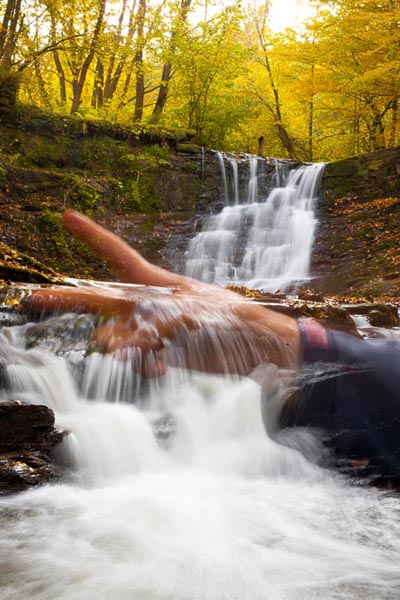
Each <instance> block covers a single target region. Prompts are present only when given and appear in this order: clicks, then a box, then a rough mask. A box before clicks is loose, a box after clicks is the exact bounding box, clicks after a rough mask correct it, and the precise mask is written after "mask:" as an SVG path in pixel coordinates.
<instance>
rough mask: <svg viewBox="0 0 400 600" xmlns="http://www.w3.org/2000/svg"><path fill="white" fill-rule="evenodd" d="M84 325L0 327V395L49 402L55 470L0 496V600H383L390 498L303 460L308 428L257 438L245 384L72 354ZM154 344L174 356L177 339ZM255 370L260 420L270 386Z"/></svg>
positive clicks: (53, 322)
mask: <svg viewBox="0 0 400 600" xmlns="http://www.w3.org/2000/svg"><path fill="white" fill-rule="evenodd" d="M167 300H168V298H167V299H166V300H164V301H162V302H163V303H165V302H167ZM153 308H154V307H153ZM165 311H166V313H165V314H166V317H168V309H165ZM213 318H214V319H217V320H221V323H222V324H223V321H224V317H223V315H221V314H219V315H216V316H213ZM91 319H92V317H89V316H83V317H78V316H73V315H64V316H61V317H58V318H52V319H50V320H48V321H46V322H44V323H43V324H39V325H40V327H44V330H43V331H42V330H40V329H38V324H31V323H27V324H25V325H20V326H14V327H4V328H3V330H2V333H1V334H0V361H1V364H2V365H3V366H4V368H5V369H6V373H7V380H8V382H9V384H8V389H7V391H6V392H3V395H6V396H7V398H15V399H19V400H23V401H26V402H32V403H38V402H39V403H45V404H47V405H48V406H50V407H52V408H53V410H54V411H55V413H56V422H57V424H58V426H60V427H62V428H63V429H65V430H66V431H68V432H69V433H68V435H67V436H66V438H65V441H64V455H65V458H64V460H66V461H67V464H69V468H70V473H69V476H68V477H67V478H66V479H65V480H64V481H63V482H61V483H59V484H56V485H51V486H46V487H43V488H41V489H36V490H33V491H29V492H25V493H23V494H19V495H18V496H12V497H8V498H3V499H1V500H0V511H1V514H2V519H1V521H0V539H1V542H0V543H1V553H0V567H1V568H0V598H1V599H2V600H27V599H28V598H29V600H54V599H55V598H57V600H92V599H93V598H96V600H110V599H111V598H112V599H113V600H138V599H143V600H144V599H146V600H147V599H148V600H171V599H174V600H188V599H189V598H190V599H191V600H216V599H219V600H312V599H315V600H317V599H318V600H337V599H338V598H340V599H342V600H343V599H344V600H361V599H362V600H376V599H377V598H380V599H381V598H382V599H386V600H397V598H398V589H399V585H400V573H399V569H398V565H399V556H400V500H399V498H398V496H395V495H392V494H390V493H387V492H384V491H380V490H377V489H369V488H366V487H360V486H355V485H353V484H351V482H348V481H347V480H346V479H343V478H342V477H340V476H338V475H335V474H332V473H331V472H329V471H326V470H325V469H323V468H322V467H321V466H317V462H319V459H320V457H321V453H322V450H321V445H320V443H319V441H318V438H316V437H314V435H312V434H311V433H309V432H306V431H301V430H297V431H291V432H280V433H275V435H274V436H273V437H271V435H272V434H271V435H267V434H266V432H265V429H264V426H263V422H262V418H261V410H260V406H261V388H260V386H259V385H258V384H257V383H256V382H255V381H253V380H252V379H249V378H239V377H222V376H215V375H214V376H212V375H205V374H200V373H198V372H189V371H184V370H180V369H177V368H170V369H169V370H168V371H167V373H166V375H165V376H164V377H163V378H161V379H157V380H154V381H147V382H145V381H143V380H141V378H140V377H139V376H138V375H137V373H136V372H135V371H134V370H133V369H132V364H131V363H130V362H122V361H120V360H117V359H116V358H115V357H113V356H110V355H108V356H105V355H101V354H98V353H96V352H94V353H92V354H88V355H87V343H86V345H85V335H84V332H85V331H86V334H90V332H91V331H92V329H93V323H92V321H91ZM67 324H69V328H70V330H72V331H73V332H75V334H77V332H78V333H79V340H78V341H77V342H75V343H71V344H70V345H68V343H67V342H68V340H66V339H65V338H66V334H65V332H66V330H67ZM46 327H47V334H46ZM38 331H42V335H40V336H39V335H38ZM210 331H211V330H210ZM57 332H58V334H57ZM80 333H82V335H80ZM209 333H210V332H209ZM221 335H222V338H220V339H219V342H221V343H222V345H223V341H224V339H223V335H225V334H221ZM57 336H59V337H57ZM35 340H36V341H35ZM217 341H218V340H217ZM219 342H218V343H219ZM216 343H217V342H216ZM35 344H36V346H35ZM27 346H33V347H31V349H27ZM50 350H53V351H57V352H58V353H59V355H58V356H55V355H54V354H53V353H52V352H50ZM191 350H192V351H193V352H195V351H196V347H194V348H191ZM167 351H168V352H169V353H170V355H171V358H172V359H173V358H174V357H175V359H176V360H175V361H174V360H171V362H175V364H176V363H177V362H179V360H177V359H179V356H180V352H182V347H181V346H179V344H178V345H176V346H174V345H171V346H170V347H168V348H167ZM221 352H222V354H223V346H222V347H221ZM60 353H61V354H60ZM239 359H240V357H239ZM239 359H238V360H239ZM199 360H201V357H200V359H199ZM265 374H266V375H267V379H268V386H267V387H268V390H269V391H268V394H267V392H265V393H266V394H267V398H266V400H265V402H267V405H266V411H264V412H266V414H267V419H268V418H269V419H270V420H271V419H273V412H274V411H272V412H271V413H270V415H269V417H268V412H269V411H268V406H269V403H271V406H273V405H274V404H275V402H276V401H277V399H279V397H280V395H282V394H284V393H285V385H284V383H283V382H281V381H280V379H279V374H278V373H276V372H275V371H274V370H273V369H272V370H268V368H267V367H265ZM272 384H273V385H272ZM166 430H168V433H169V435H165V431H166ZM268 430H271V431H272V432H273V431H274V427H273V422H269V423H268Z"/></svg>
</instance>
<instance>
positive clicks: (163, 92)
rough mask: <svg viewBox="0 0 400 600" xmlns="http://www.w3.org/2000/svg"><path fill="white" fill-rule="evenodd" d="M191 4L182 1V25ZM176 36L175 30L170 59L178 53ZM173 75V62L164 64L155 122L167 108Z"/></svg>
mask: <svg viewBox="0 0 400 600" xmlns="http://www.w3.org/2000/svg"><path fill="white" fill-rule="evenodd" d="M191 3H192V0H181V11H180V15H179V19H180V21H181V23H186V21H187V17H188V13H189V10H190V5H191ZM176 35H177V31H176V28H175V29H174V30H173V31H172V33H171V39H170V43H169V50H168V54H169V56H170V57H171V56H173V55H174V54H175V52H176ZM171 73H172V63H171V61H168V62H167V63H165V64H164V66H163V69H162V74H161V83H160V88H159V90H158V96H157V100H156V104H155V106H154V109H153V114H152V118H153V119H154V120H155V121H157V120H158V119H159V118H160V116H161V114H162V112H163V110H164V108H165V104H166V102H167V98H168V88H169V83H170V80H171Z"/></svg>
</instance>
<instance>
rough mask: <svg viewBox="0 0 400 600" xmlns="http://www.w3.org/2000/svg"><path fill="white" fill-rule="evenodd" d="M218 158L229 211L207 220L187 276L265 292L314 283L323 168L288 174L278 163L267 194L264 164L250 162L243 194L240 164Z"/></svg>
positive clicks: (190, 258) (192, 252)
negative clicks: (262, 181) (316, 209)
mask: <svg viewBox="0 0 400 600" xmlns="http://www.w3.org/2000/svg"><path fill="white" fill-rule="evenodd" d="M217 157H218V160H219V163H220V165H221V177H222V179H223V189H224V198H223V199H222V201H223V204H224V208H223V209H222V211H221V212H220V213H219V214H217V215H212V216H210V217H208V218H207V219H206V220H205V223H204V225H203V230H202V231H201V232H200V233H198V234H197V235H196V236H195V237H194V238H193V239H192V240H191V242H190V244H189V247H188V252H187V262H186V274H187V275H189V276H191V277H194V278H196V279H201V280H203V281H207V282H215V283H217V284H219V285H232V284H233V285H245V286H248V287H251V288H262V289H264V290H266V291H276V290H278V289H287V288H288V287H289V286H290V285H291V284H292V283H294V282H296V281H304V280H307V279H309V278H310V272H309V270H310V259H311V250H312V245H313V240H314V230H315V225H316V222H317V221H316V218H315V215H314V204H315V200H316V197H317V194H318V189H319V185H320V182H321V178H322V173H323V169H324V165H323V164H322V163H321V164H320V163H318V164H312V165H304V166H301V167H300V168H298V169H293V170H290V171H289V172H287V170H286V169H284V168H282V165H281V164H280V163H279V161H276V169H275V174H274V177H273V181H272V186H273V187H272V189H271V190H270V191H269V193H263V192H262V191H260V187H261V186H259V179H260V176H261V175H262V171H261V168H260V164H263V161H261V160H260V159H258V158H257V157H254V156H249V157H248V177H247V181H246V185H244V186H242V189H241V186H240V181H239V177H238V169H237V162H236V161H235V160H234V159H233V158H232V157H229V158H227V157H226V156H224V155H223V154H221V153H218V154H217ZM226 163H228V165H227V164H226ZM227 166H229V167H230V169H229V168H227ZM230 175H231V176H230Z"/></svg>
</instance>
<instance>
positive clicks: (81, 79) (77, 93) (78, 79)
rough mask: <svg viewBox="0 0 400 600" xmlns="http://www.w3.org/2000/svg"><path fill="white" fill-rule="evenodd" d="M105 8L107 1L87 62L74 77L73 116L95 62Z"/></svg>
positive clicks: (100, 10) (101, 8) (97, 23)
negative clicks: (90, 68) (90, 69)
mask: <svg viewBox="0 0 400 600" xmlns="http://www.w3.org/2000/svg"><path fill="white" fill-rule="evenodd" d="M105 8H106V0H101V4H100V8H99V14H98V17H97V21H96V26H95V28H94V31H93V36H92V40H91V43H90V49H89V53H88V55H87V56H86V58H85V60H84V61H83V64H82V66H81V68H80V69H79V73H77V75H76V76H75V77H74V81H73V82H72V89H73V98H72V106H71V115H73V114H75V113H77V112H78V110H79V107H80V105H81V102H82V92H83V88H84V85H85V82H86V77H87V74H88V71H89V67H90V65H91V64H92V61H93V58H94V55H95V52H96V46H97V42H98V39H99V36H100V32H101V29H102V26H103V21H104V12H105Z"/></svg>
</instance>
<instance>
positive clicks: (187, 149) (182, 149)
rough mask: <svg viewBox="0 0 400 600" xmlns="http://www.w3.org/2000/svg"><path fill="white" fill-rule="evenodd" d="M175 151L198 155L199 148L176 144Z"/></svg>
mask: <svg viewBox="0 0 400 600" xmlns="http://www.w3.org/2000/svg"><path fill="white" fill-rule="evenodd" d="M176 151H177V152H184V153H185V154H199V153H200V152H201V147H200V146H198V145H197V144H177V145H176Z"/></svg>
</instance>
